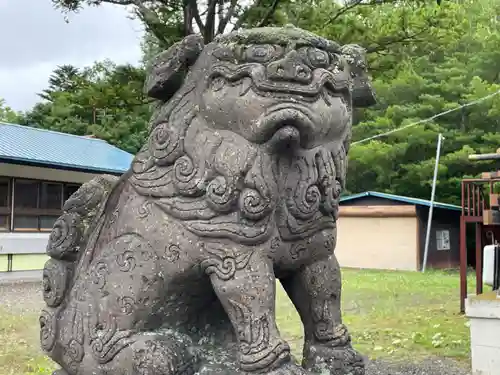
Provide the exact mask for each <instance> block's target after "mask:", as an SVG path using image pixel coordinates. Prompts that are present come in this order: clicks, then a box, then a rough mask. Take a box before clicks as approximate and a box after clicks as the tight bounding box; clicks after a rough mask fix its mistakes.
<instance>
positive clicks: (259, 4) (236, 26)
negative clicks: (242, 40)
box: [231, 0, 262, 31]
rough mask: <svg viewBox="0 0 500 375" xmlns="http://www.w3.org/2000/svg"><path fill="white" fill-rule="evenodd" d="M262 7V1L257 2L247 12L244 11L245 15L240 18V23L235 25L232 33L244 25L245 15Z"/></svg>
mask: <svg viewBox="0 0 500 375" xmlns="http://www.w3.org/2000/svg"><path fill="white" fill-rule="evenodd" d="M261 5H262V0H257V2H256V3H255V4H254V5H253V6H251V7H249V8H248V9H247V10H246V11H244V12H243V14H242V15H241V16H240V17H239V18H238V21H237V22H236V23H235V24H234V26H233V29H232V30H231V31H236V30H238V29H239V28H240V27H241V25H243V22H244V21H245V13H247V12H248V11H249V10H250V9H252V8H259V7H260V6H261Z"/></svg>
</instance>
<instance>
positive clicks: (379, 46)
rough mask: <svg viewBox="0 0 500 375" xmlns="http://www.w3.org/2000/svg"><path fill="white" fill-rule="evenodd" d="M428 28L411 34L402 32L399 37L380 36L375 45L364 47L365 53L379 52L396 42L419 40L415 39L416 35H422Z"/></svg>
mask: <svg viewBox="0 0 500 375" xmlns="http://www.w3.org/2000/svg"><path fill="white" fill-rule="evenodd" d="M427 30H428V29H426V28H424V29H422V30H420V31H418V32H416V33H413V34H408V33H406V32H405V33H404V35H401V36H399V37H394V38H391V37H387V38H382V39H381V40H380V41H379V42H377V43H376V45H375V46H373V47H369V48H367V49H366V52H367V53H374V52H380V51H382V50H384V49H385V48H387V46H390V45H392V44H398V43H404V42H413V43H414V42H419V40H418V39H417V38H418V36H420V35H422V34H423V33H425V32H426V31H427Z"/></svg>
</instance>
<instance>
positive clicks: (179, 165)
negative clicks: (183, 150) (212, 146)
mask: <svg viewBox="0 0 500 375" xmlns="http://www.w3.org/2000/svg"><path fill="white" fill-rule="evenodd" d="M204 172H205V168H204V161H201V162H200V163H199V165H198V166H197V165H195V164H194V162H193V160H192V159H191V158H190V157H189V156H187V155H184V156H182V157H180V158H179V159H177V160H176V161H175V164H174V180H173V182H174V186H175V188H176V189H177V190H178V191H179V192H180V193H181V194H183V195H187V196H196V195H200V194H202V193H203V192H204V190H205V189H204V185H205V176H204Z"/></svg>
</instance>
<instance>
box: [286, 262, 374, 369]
mask: <svg viewBox="0 0 500 375" xmlns="http://www.w3.org/2000/svg"><path fill="white" fill-rule="evenodd" d="M282 283H283V287H284V288H285V290H286V291H287V293H288V295H289V297H290V299H291V300H292V302H293V304H294V305H295V307H296V308H297V310H298V312H299V314H300V317H301V320H302V322H303V324H304V336H305V337H304V357H303V361H302V365H303V366H304V367H305V368H306V369H308V370H312V371H314V372H318V371H321V370H322V369H324V368H325V367H326V368H327V369H328V370H329V372H330V374H331V375H347V374H350V375H351V374H352V375H364V373H365V370H364V360H363V358H362V356H361V355H360V354H359V353H358V352H356V351H355V350H354V349H353V348H352V346H351V338H350V335H349V332H348V331H347V328H346V326H344V325H343V324H342V317H341V311H340V295H341V275H340V267H339V264H338V262H337V259H336V257H335V255H334V254H331V255H330V256H329V257H328V258H326V259H324V260H321V261H318V262H316V263H313V264H311V265H309V266H306V267H304V268H302V269H301V270H300V271H298V272H297V273H296V274H295V275H293V276H291V277H290V278H288V279H286V280H282Z"/></svg>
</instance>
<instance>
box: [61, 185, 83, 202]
mask: <svg viewBox="0 0 500 375" xmlns="http://www.w3.org/2000/svg"><path fill="white" fill-rule="evenodd" d="M78 189H80V185H72V184H67V185H65V186H64V202H66V201H67V200H68V199H69V197H71V196H72V195H73V194H74V193H76V191H77V190H78Z"/></svg>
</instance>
